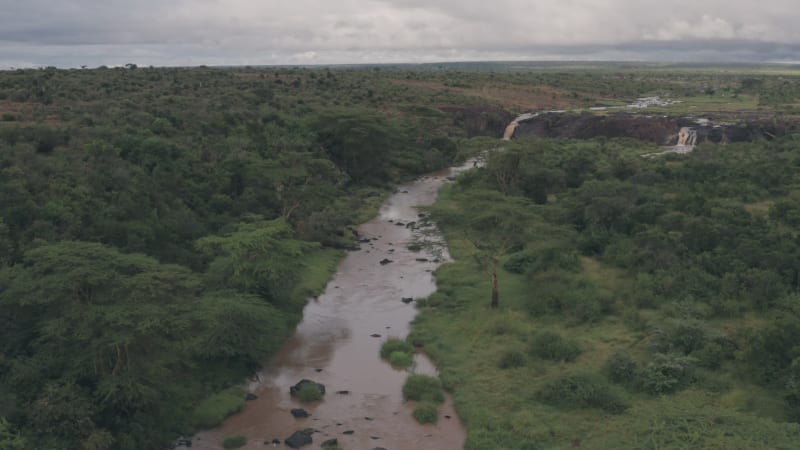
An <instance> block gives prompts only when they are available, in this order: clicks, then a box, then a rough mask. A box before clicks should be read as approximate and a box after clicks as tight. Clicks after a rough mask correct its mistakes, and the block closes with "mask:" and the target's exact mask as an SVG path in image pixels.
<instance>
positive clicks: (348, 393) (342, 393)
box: [336, 391, 350, 395]
mask: <svg viewBox="0 0 800 450" xmlns="http://www.w3.org/2000/svg"><path fill="white" fill-rule="evenodd" d="M336 393H337V394H339V395H350V391H336Z"/></svg>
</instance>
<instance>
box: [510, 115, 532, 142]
mask: <svg viewBox="0 0 800 450" xmlns="http://www.w3.org/2000/svg"><path fill="white" fill-rule="evenodd" d="M538 115H539V113H525V114H522V115H519V116H517V118H516V119H514V121H513V122H511V123H510V124H508V126H507V127H506V131H505V133H503V140H504V141H510V140H511V138H513V137H514V132H515V131H517V127H518V126H519V123H520V122H522V121H524V120H530V119H533V118H534V117H536V116H538Z"/></svg>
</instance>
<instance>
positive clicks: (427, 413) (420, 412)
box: [411, 402, 439, 423]
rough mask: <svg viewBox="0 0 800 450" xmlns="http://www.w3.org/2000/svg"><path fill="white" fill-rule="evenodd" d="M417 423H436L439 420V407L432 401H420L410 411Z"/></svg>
mask: <svg viewBox="0 0 800 450" xmlns="http://www.w3.org/2000/svg"><path fill="white" fill-rule="evenodd" d="M411 414H412V415H413V416H414V418H415V419H417V422H419V423H436V421H437V420H439V409H438V407H437V406H436V404H434V403H430V402H420V403H417V406H415V407H414V412H413V413H411Z"/></svg>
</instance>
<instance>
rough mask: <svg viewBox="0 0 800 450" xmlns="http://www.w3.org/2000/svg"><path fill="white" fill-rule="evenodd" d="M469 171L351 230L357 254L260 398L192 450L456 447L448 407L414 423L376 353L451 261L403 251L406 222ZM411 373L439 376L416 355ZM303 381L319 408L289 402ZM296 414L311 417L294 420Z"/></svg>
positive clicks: (262, 375)
mask: <svg viewBox="0 0 800 450" xmlns="http://www.w3.org/2000/svg"><path fill="white" fill-rule="evenodd" d="M472 166H473V163H472V162H468V163H467V164H465V165H463V166H461V167H456V168H451V169H446V170H443V171H440V172H436V173H432V174H429V175H427V176H423V177H420V178H418V179H417V180H415V181H413V182H411V183H407V184H405V185H402V186H400V187H399V188H398V189H397V191H396V193H395V194H394V195H392V196H391V197H390V198H389V199H388V200H387V201H386V202H385V203H384V205H383V206H382V207H381V210H380V213H379V214H378V216H377V217H376V218H374V219H373V220H371V221H369V222H367V223H364V224H362V225H361V226H360V227H359V228H358V232H359V234H360V236H361V237H362V243H361V248H360V249H359V250H358V251H352V252H350V253H348V254H347V256H346V257H345V258H344V259H343V260H342V262H341V263H340V265H339V267H338V270H337V272H336V274H335V275H334V277H333V279H332V280H331V281H330V282H329V284H328V286H327V288H326V289H325V292H324V293H323V294H322V295H320V296H319V297H317V298H315V299H313V300H312V301H310V302H309V303H308V305H307V306H306V308H305V310H304V313H303V320H302V322H301V323H300V324H299V325H298V327H297V329H296V331H295V333H294V335H293V336H292V337H291V338H290V340H289V341H288V342H287V343H286V344H285V345H284V346H283V348H282V349H281V350H280V351H279V353H278V354H277V355H275V356H274V357H273V358H272V359H271V360H270V361H269V362H268V363H266V364H265V365H264V369H263V370H262V371H260V372H259V373H258V374H257V376H256V377H255V378H254V379H253V380H251V381H250V382H249V383H248V384H249V385H248V392H250V393H252V394H254V395H255V396H257V399H255V400H253V401H249V402H247V404H246V405H245V407H244V409H243V410H242V411H241V412H239V413H237V414H235V415H233V416H232V417H230V418H228V419H227V420H226V421H225V422H224V423H223V424H222V425H221V426H220V427H217V428H215V429H212V430H208V431H204V432H201V433H198V434H197V435H196V436H195V437H194V438H193V440H192V442H193V448H200V449H208V450H211V449H219V448H222V444H221V443H222V441H223V440H224V439H225V438H226V437H229V436H245V437H246V438H247V439H248V443H247V445H246V446H244V447H242V448H245V449H255V448H263V445H264V442H272V441H273V440H274V439H278V440H280V441H283V440H284V439H285V438H287V437H289V436H290V435H291V434H292V433H294V432H295V431H298V430H303V429H305V428H313V429H315V430H318V432H317V433H314V435H313V438H314V445H317V446H318V445H319V443H321V442H323V441H325V440H328V439H332V438H336V439H338V441H339V445H341V446H342V448H345V449H348V450H359V449H364V450H369V449H372V448H376V447H383V448H387V449H404V448H406V449H407V448H415V449H431V450H438V449H445V448H446V449H456V448H462V447H463V444H464V440H465V435H466V431H465V429H464V426H463V425H462V424H461V422H460V420H459V419H458V416H457V415H456V413H455V410H454V408H453V403H452V399H451V398H449V397H448V399H447V401H446V402H445V404H444V406H443V407H442V408H441V409H440V419H439V421H438V423H437V424H436V425H420V424H418V423H417V422H416V421H415V420H414V418H413V417H412V416H411V411H412V409H413V404H411V403H410V402H405V401H404V400H403V397H402V393H401V387H402V384H403V382H404V381H405V378H406V376H407V372H406V371H404V370H397V369H394V368H392V367H391V366H390V365H389V364H388V363H386V362H385V361H382V360H381V359H380V357H379V350H380V345H381V344H382V343H383V342H384V341H385V340H386V339H387V338H388V337H400V338H405V337H406V336H407V335H408V332H409V324H410V322H411V321H412V320H413V318H414V316H415V315H416V308H415V307H414V305H413V303H412V304H407V303H405V302H403V301H402V299H403V298H406V299H407V298H414V299H419V298H425V297H427V296H429V295H430V294H431V293H433V292H434V291H435V290H436V284H435V280H434V277H433V275H432V272H433V271H434V270H435V269H436V268H437V267H438V266H439V264H440V263H441V261H442V260H443V259H446V258H448V255H447V254H446V250H445V253H444V254H443V255H433V254H426V253H425V252H424V251H422V252H413V251H410V250H408V248H407V244H408V243H409V242H410V241H411V240H412V238H413V234H414V230H413V229H414V225H413V223H414V222H417V221H419V219H420V217H419V212H418V211H417V207H419V206H425V205H430V204H432V203H433V202H434V201H435V199H436V195H437V192H438V190H439V188H440V187H441V186H442V185H443V184H444V183H445V182H446V181H447V178H448V177H451V176H452V175H454V174H455V173H457V172H459V171H462V170H465V169H468V168H471V167H472ZM381 261H383V262H384V263H383V264H381ZM387 261H390V262H387ZM411 371H413V372H415V373H422V374H434V375H435V374H436V372H437V371H436V368H435V367H434V366H433V364H432V363H431V362H430V360H429V359H428V358H427V357H426V356H424V355H422V354H417V355H415V364H414V366H413V367H412V369H411ZM304 378H305V379H311V380H314V381H317V382H319V383H322V384H324V385H325V386H326V391H327V395H326V396H325V398H324V400H323V401H321V402H317V403H314V404H305V405H304V404H300V403H299V402H298V401H297V400H295V399H293V398H292V397H290V395H289V388H290V386H292V385H294V384H295V383H297V382H298V381H299V380H301V379H304ZM344 391H346V393H344ZM294 408H305V409H306V410H307V411H308V412H309V413H310V414H311V416H310V417H309V418H306V419H296V418H294V417H293V416H292V414H291V410H292V409H294ZM350 431H352V433H350V434H345V432H350Z"/></svg>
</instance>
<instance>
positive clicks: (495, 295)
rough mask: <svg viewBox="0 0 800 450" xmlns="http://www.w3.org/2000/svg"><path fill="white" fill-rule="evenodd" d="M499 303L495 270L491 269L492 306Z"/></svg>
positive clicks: (494, 306)
mask: <svg viewBox="0 0 800 450" xmlns="http://www.w3.org/2000/svg"><path fill="white" fill-rule="evenodd" d="M499 303H500V292H499V291H498V290H497V270H494V269H492V308H497V306H498V304H499Z"/></svg>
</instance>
